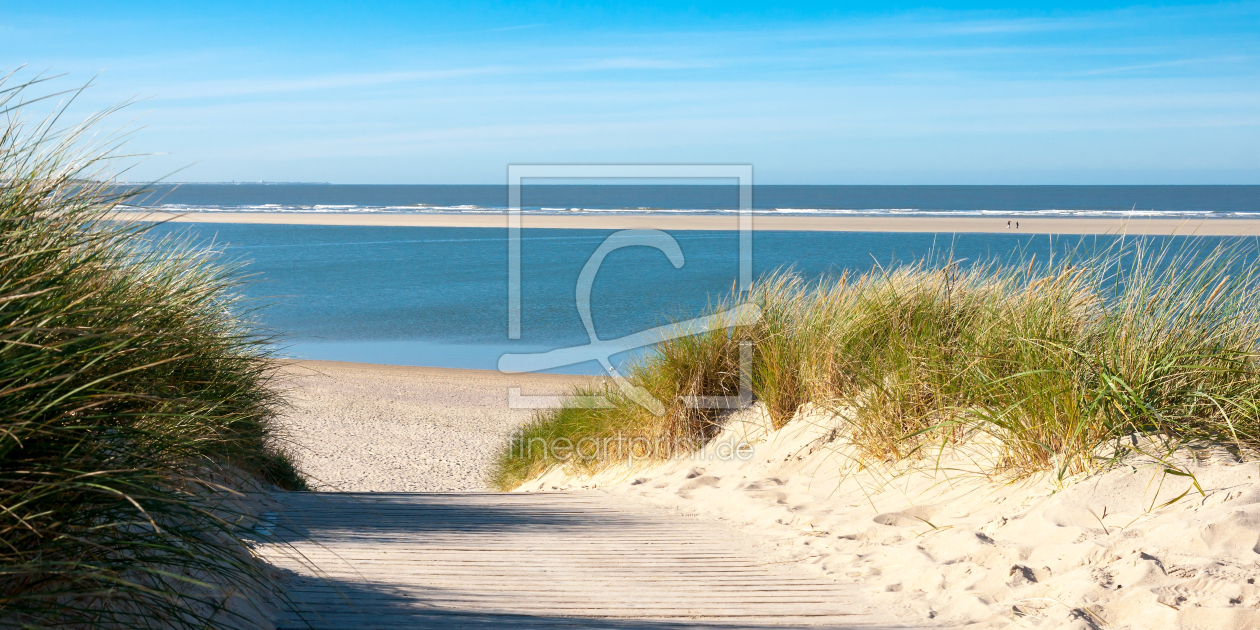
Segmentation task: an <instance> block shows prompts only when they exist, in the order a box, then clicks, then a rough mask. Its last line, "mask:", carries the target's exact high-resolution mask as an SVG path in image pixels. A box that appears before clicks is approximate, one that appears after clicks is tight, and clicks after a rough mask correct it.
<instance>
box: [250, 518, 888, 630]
mask: <svg viewBox="0 0 1260 630" xmlns="http://www.w3.org/2000/svg"><path fill="white" fill-rule="evenodd" d="M278 501H279V502H280V508H279V516H278V522H277V527H276V528H275V530H274V532H273V533H271V535H272V536H274V537H275V538H276V539H278V540H276V541H275V542H276V543H288V544H289V545H292V546H291V547H290V546H286V545H285V544H270V545H264V547H263V553H264V555H266V556H267V557H269V558H270V559H271V560H272V562H273V563H275V564H276V565H277V566H279V567H281V568H282V569H283V570H286V571H288V572H290V574H289V578H288V582H287V587H286V592H287V594H288V596H289V597H290V598H291V602H290V603H289V604H288V605H286V606H285V607H284V608H285V610H284V612H283V613H282V614H281V616H280V619H279V620H278V623H277V627H278V628H304V627H311V628H317V629H329V630H332V629H343V628H344V629H348V630H351V629H352V630H361V629H363V628H418V629H419V628H442V629H446V628H608V629H611V628H618V629H631V628H633V629H638V630H649V629H652V630H667V629H672V628H713V627H724V628H730V627H739V628H762V627H776V628H782V627H800V626H808V627H815V628H816V627H824V628H901V627H907V626H904V625H900V624H897V623H895V622H894V623H890V622H889V620H886V619H881V618H880V615H877V614H873V613H872V611H869V610H867V609H866V608H867V607H866V605H865V604H863V602H862V600H861V599H860V598H859V597H858V595H857V591H856V589H854V588H852V587H851V586H841V585H838V584H837V583H836V582H835V581H833V580H830V579H827V578H823V577H819V576H817V575H816V574H813V573H810V572H805V573H801V572H799V571H796V570H794V569H793V566H792V565H791V564H790V563H783V562H774V561H768V560H767V559H766V557H764V556H762V555H760V554H758V553H757V547H758V544H759V541H756V540H749V539H748V538H749V537H748V536H747V535H746V534H743V533H741V532H739V531H737V530H735V529H732V528H730V527H727V526H724V525H722V524H720V523H717V522H714V521H708V520H702V519H696V518H689V517H683V516H678V515H673V514H670V513H668V512H665V511H663V510H660V509H654V508H650V507H648V506H645V505H636V504H633V503H626V502H624V501H613V500H611V499H610V498H608V497H606V496H599V495H596V494H593V493H542V494H524V495H522V494H491V493H445V494H427V493H370V494H367V493H365V494H360V493H288V494H282V495H280V496H279V497H278ZM298 554H300V555H301V556H302V557H304V558H305V561H297V560H295V558H296V557H297V556H298ZM312 563H313V564H314V565H315V566H316V567H318V571H315V570H312V569H311V568H310V565H311V564H312ZM308 624H309V626H308Z"/></svg>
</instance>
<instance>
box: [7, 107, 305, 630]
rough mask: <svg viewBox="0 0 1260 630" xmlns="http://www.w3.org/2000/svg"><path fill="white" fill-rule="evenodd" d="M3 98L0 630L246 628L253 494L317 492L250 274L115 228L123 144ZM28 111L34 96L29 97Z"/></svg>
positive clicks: (136, 230) (254, 583)
mask: <svg viewBox="0 0 1260 630" xmlns="http://www.w3.org/2000/svg"><path fill="white" fill-rule="evenodd" d="M32 85H33V83H25V84H21V85H16V86H12V85H10V86H4V85H3V84H0V112H2V113H4V114H5V116H6V117H7V120H8V124H7V126H6V127H4V129H3V132H2V135H0V321H2V322H3V327H0V627H58V628H60V627H128V628H194V627H195V628H218V627H249V626H251V625H253V624H254V623H255V622H256V621H258V620H257V619H256V618H253V617H251V616H250V614H247V613H246V612H243V611H247V610H248V609H249V602H250V601H251V597H252V596H251V595H250V593H251V589H253V588H255V587H262V586H264V584H265V575H264V573H263V571H262V568H261V566H260V565H259V563H258V562H257V561H256V559H255V558H253V557H252V554H251V552H250V549H249V547H248V545H247V544H246V542H245V541H244V540H243V539H242V532H243V527H244V526H246V525H248V524H249V510H248V509H246V507H245V505H246V504H247V502H248V499H249V497H248V496H247V495H245V494H242V492H241V490H240V489H241V488H242V487H247V486H248V485H249V484H250V483H257V482H265V483H271V484H275V485H278V486H281V487H284V488H289V489H301V488H303V487H304V486H303V481H302V479H301V477H300V476H299V475H298V473H297V471H296V470H295V469H294V467H293V465H292V464H291V463H290V461H289V460H288V458H287V457H286V456H285V454H284V452H283V450H282V448H281V446H280V444H279V443H278V442H277V438H276V437H275V435H274V433H273V431H274V429H273V424H272V423H273V420H274V418H275V413H276V411H275V410H276V409H277V408H278V406H279V405H280V404H281V401H280V399H279V398H278V395H277V393H276V390H275V389H273V386H272V379H273V376H274V375H273V369H274V368H273V365H274V364H273V362H272V361H271V360H270V358H269V354H268V351H267V349H266V348H267V346H266V345H265V343H264V340H263V339H261V338H259V337H258V336H257V335H256V334H255V333H254V332H253V330H252V329H251V327H250V325H249V322H247V321H245V320H242V319H240V317H241V313H243V312H244V309H243V308H242V307H243V305H242V304H240V303H238V301H237V300H238V297H237V295H236V293H235V289H234V287H235V282H236V281H235V280H234V279H233V278H234V275H233V274H234V270H233V269H232V268H229V267H223V266H219V265H217V264H215V262H214V260H213V258H212V257H210V256H207V255H206V254H205V253H204V252H203V251H201V250H199V249H197V248H195V247H192V246H190V244H189V243H186V242H179V241H166V240H157V241H153V240H147V239H146V238H145V234H144V229H143V228H142V227H140V226H137V225H128V224H122V223H116V222H113V221H110V220H108V218H109V214H110V213H111V212H112V211H113V209H114V208H115V207H116V206H117V205H118V204H119V203H121V202H123V201H125V198H124V197H120V196H118V195H117V194H116V193H115V192H114V190H113V189H112V188H110V187H108V186H107V185H105V184H104V183H101V182H105V181H107V178H106V176H107V175H108V171H109V169H110V167H111V166H112V164H113V163H112V162H111V159H112V158H111V155H112V154H111V151H114V150H115V149H116V148H117V146H116V140H117V138H114V137H107V138H105V139H104V140H103V141H102V140H96V141H93V137H92V136H91V135H90V133H91V130H92V129H93V125H94V124H95V123H96V122H97V121H96V120H95V119H93V120H89V121H87V122H86V123H84V124H83V125H78V126H74V127H70V128H62V127H59V123H58V118H57V115H56V114H54V115H53V116H51V117H49V118H47V119H43V120H37V121H34V122H31V121H30V120H28V119H27V118H26V117H24V116H23V110H24V109H29V104H30V103H31V102H33V101H35V100H38V99H31V98H29V92H30V90H31V87H32ZM24 99H25V102H24Z"/></svg>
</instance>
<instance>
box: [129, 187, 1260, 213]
mask: <svg viewBox="0 0 1260 630" xmlns="http://www.w3.org/2000/svg"><path fill="white" fill-rule="evenodd" d="M521 194H522V199H521V204H522V207H523V208H524V210H525V211H526V212H533V213H547V214H567V213H578V214H591V213H595V214H598V213H609V212H634V213H679V212H683V213H702V214H712V213H724V212H733V211H734V209H735V208H736V207H737V206H738V198H739V197H738V190H737V188H736V187H735V186H714V185H707V186H697V185H664V186H662V185H632V186H627V185H599V186H591V185H527V186H523V187H522V193H521ZM752 201H753V207H754V208H755V210H756V211H757V212H760V213H766V214H803V215H865V216H879V215H899V216H905V215H909V216H939V215H955V216H1011V217H1020V216H1100V217H1106V216H1130V215H1131V216H1148V217H1153V216H1158V217H1174V218H1227V217H1239V216H1254V215H1256V214H1257V213H1260V186H755V187H754V188H753V195H752ZM134 203H136V204H138V205H149V206H164V207H165V208H166V209H169V210H176V211H198V212H241V211H255V212H256V211H266V212H423V213H486V212H500V211H502V209H503V208H504V207H505V206H506V205H507V187H506V186H501V185H500V186H366V185H363V186H360V185H332V184H256V183H255V184H180V185H169V184H166V185H160V186H157V187H155V188H154V189H153V191H152V192H151V193H150V194H147V195H143V196H141V197H139V198H137V199H136V200H135V201H134Z"/></svg>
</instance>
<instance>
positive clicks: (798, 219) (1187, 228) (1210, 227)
mask: <svg viewBox="0 0 1260 630" xmlns="http://www.w3.org/2000/svg"><path fill="white" fill-rule="evenodd" d="M115 218H117V219H119V220H127V221H174V222H182V223H269V224H281V225H374V226H398V227H403V226H410V227H486V228H506V227H507V214H506V213H501V214H386V213H334V212H318V213H317V212H200V213H184V214H172V213H166V212H120V213H117V214H116V215H115ZM1006 221H1007V219H1006V218H998V217H993V218H983V217H810V216H765V215H757V216H755V217H753V229H755V230H761V231H766V230H784V231H806V232H938V233H955V232H970V233H976V232H981V233H983V232H987V233H1001V234H1120V233H1125V234H1196V235H1199V236H1240V235H1246V236H1255V235H1260V219H1210V220H1181V219H1143V218H1135V219H1131V220H1125V219H1075V218H1028V219H1024V218H1021V219H1019V224H1020V227H1019V229H1018V230H1015V229H1008V228H1007V227H1006ZM522 227H525V228H565V229H586V230H627V229H659V230H736V229H739V219H738V217H736V216H734V215H725V216H717V215H633V214H627V215H620V214H619V215H612V216H610V215H577V216H565V215H526V216H524V217H523V218H522Z"/></svg>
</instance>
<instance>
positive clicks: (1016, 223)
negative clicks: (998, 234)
mask: <svg viewBox="0 0 1260 630" xmlns="http://www.w3.org/2000/svg"><path fill="white" fill-rule="evenodd" d="M1015 229H1017V230H1018V229H1019V221H1016V222H1015Z"/></svg>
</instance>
